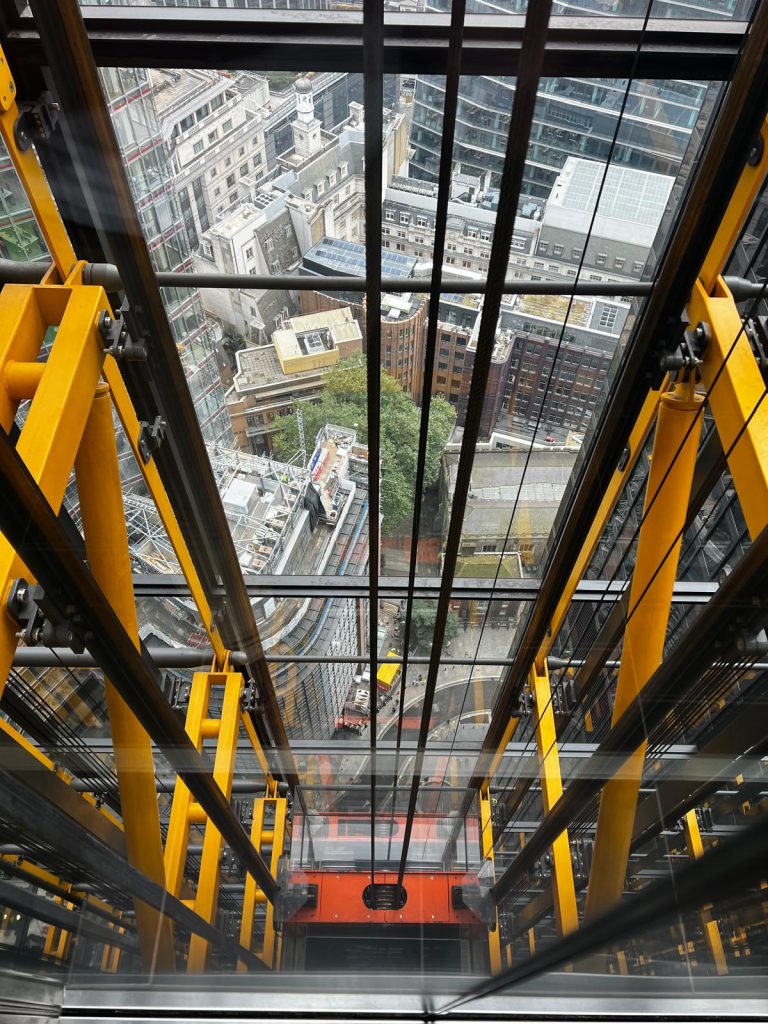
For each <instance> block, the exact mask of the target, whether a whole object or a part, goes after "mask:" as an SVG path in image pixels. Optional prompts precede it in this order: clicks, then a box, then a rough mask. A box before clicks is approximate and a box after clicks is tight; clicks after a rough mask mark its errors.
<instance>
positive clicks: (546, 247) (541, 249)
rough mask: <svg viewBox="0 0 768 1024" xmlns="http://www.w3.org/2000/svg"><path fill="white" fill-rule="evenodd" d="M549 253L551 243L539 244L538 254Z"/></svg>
mask: <svg viewBox="0 0 768 1024" xmlns="http://www.w3.org/2000/svg"><path fill="white" fill-rule="evenodd" d="M548 251H549V242H539V246H538V249H537V252H541V253H545V252H548Z"/></svg>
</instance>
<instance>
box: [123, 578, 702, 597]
mask: <svg viewBox="0 0 768 1024" xmlns="http://www.w3.org/2000/svg"><path fill="white" fill-rule="evenodd" d="M245 587H246V590H247V591H248V596H249V597H250V598H251V599H252V600H255V599H256V598H267V597H272V598H275V599H287V598H292V597H317V596H318V593H319V592H322V594H323V596H324V597H327V598H329V599H332V598H336V599H339V600H340V599H342V598H365V597H367V596H368V577H367V575H363V576H290V575H288V576H269V575H263V576H261V575H260V576H246V577H245ZM624 587H625V584H624V583H622V582H621V581H613V582H610V581H607V580H582V581H581V583H579V585H578V587H577V588H576V593H575V594H574V598H573V600H574V601H577V602H584V601H601V602H605V603H611V602H612V601H616V600H618V599H619V598H620V597H621V594H622V592H623V590H624ZM133 588H134V592H135V594H136V597H137V598H138V597H141V598H147V597H176V598H181V599H184V598H188V597H189V590H188V588H187V584H186V581H185V580H184V577H183V576H181V575H178V574H168V575H164V574H163V573H154V574H152V573H142V574H139V575H136V576H134V577H133ZM540 588H541V581H540V580H536V579H531V578H528V579H521V580H505V581H502V582H498V583H496V585H495V586H492V585H491V583H490V582H489V581H488V580H487V579H482V578H478V577H463V578H462V577H457V578H454V581H453V587H452V589H451V599H452V600H455V601H474V600H478V601H486V600H492V601H535V600H536V599H537V597H538V594H539V590H540ZM716 591H717V584H716V583H710V582H677V583H676V584H675V590H674V595H673V602H674V603H676V604H706V603H707V601H709V599H710V598H711V597H712V595H713V594H714V593H715V592H716ZM439 592H440V578H439V577H437V576H417V577H416V581H415V587H414V589H413V593H410V592H409V590H408V577H407V576H381V577H379V598H380V600H382V601H398V600H401V601H404V600H406V599H407V598H408V597H413V598H414V599H415V600H425V601H430V600H436V599H437V596H438V594H439ZM220 593H221V594H223V591H220ZM214 595H215V596H216V595H217V591H216V590H214Z"/></svg>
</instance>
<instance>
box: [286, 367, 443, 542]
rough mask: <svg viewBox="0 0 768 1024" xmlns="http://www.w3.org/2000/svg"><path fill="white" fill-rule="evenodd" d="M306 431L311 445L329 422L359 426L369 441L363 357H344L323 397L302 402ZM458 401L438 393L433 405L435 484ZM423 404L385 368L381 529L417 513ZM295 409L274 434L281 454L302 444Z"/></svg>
mask: <svg viewBox="0 0 768 1024" xmlns="http://www.w3.org/2000/svg"><path fill="white" fill-rule="evenodd" d="M301 411H302V415H303V417H304V434H305V437H306V441H307V448H308V449H309V450H310V451H311V449H312V446H313V444H314V441H315V438H316V437H317V434H318V432H319V430H320V428H321V427H323V426H325V424H326V423H337V424H338V425H339V426H341V427H351V428H354V429H355V430H356V431H357V437H358V440H359V441H360V442H361V443H363V444H367V443H368V386H367V381H366V370H365V366H364V365H363V364H362V363H361V362H360V361H359V360H343V361H342V362H340V363H339V364H338V365H337V366H335V367H333V368H332V369H331V370H330V371H329V372H328V375H327V377H326V385H325V389H324V391H323V392H322V395H321V398H320V401H319V402H317V403H315V404H310V403H308V402H304V403H302V405H301ZM455 416H456V414H455V412H454V410H453V407H452V406H451V405H450V404H449V403H448V402H446V400H445V399H444V398H440V397H438V396H433V398H432V400H431V402H430V406H429V430H428V434H427V456H426V464H425V477H424V482H425V485H426V486H427V487H430V486H431V485H432V484H434V483H435V481H436V480H437V477H438V474H439V472H440V456H441V454H442V451H443V449H444V448H445V445H446V442H447V441H448V438H449V436H450V433H451V429H452V427H453V421H454V419H455ZM419 418H420V412H419V409H418V408H417V407H416V406H415V405H414V403H413V402H412V401H411V399H410V397H409V396H408V395H407V394H406V393H405V392H404V391H403V389H402V388H401V387H400V385H399V384H398V383H397V381H396V380H394V378H392V377H390V376H389V374H388V373H387V372H386V371H385V370H384V369H383V368H382V370H381V476H382V481H381V514H382V530H383V531H384V532H386V533H388V534H392V533H395V532H396V531H397V530H398V528H399V527H401V526H402V525H403V524H404V523H405V522H406V521H407V520H408V519H409V517H410V516H411V515H412V514H413V503H414V493H415V483H416V458H417V454H418V445H419ZM299 447H300V445H299V431H298V426H297V423H296V414H295V413H293V414H292V415H291V416H285V417H284V418H283V419H282V420H281V421H280V429H279V430H278V432H277V433H276V435H275V440H274V449H275V455H276V457H277V458H278V459H290V458H291V457H292V456H293V455H295V454H296V452H297V451H298V450H299Z"/></svg>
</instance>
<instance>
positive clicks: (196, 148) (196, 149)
mask: <svg viewBox="0 0 768 1024" xmlns="http://www.w3.org/2000/svg"><path fill="white" fill-rule="evenodd" d="M203 148H204V146H203V142H202V140H200V141H198V142H196V143H195V144H194V145H193V146H192V152H193V153H195V154H198V153H202V152H203Z"/></svg>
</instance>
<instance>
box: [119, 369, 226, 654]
mask: <svg viewBox="0 0 768 1024" xmlns="http://www.w3.org/2000/svg"><path fill="white" fill-rule="evenodd" d="M104 377H105V379H106V380H107V382H108V384H109V386H110V389H111V392H112V401H113V402H114V405H115V410H116V412H117V415H118V417H119V419H120V422H121V423H122V425H123V430H124V431H125V436H126V437H127V438H128V443H129V444H130V446H131V450H132V451H133V455H134V458H135V459H136V464H137V465H138V467H139V470H140V471H141V475H142V476H143V477H144V482H145V484H146V485H147V490H148V491H149V493H150V495H151V496H152V500H153V501H154V503H155V507H156V508H157V512H158V515H159V516H160V520H161V522H162V524H163V527H164V528H165V532H166V533H167V535H168V540H169V541H170V542H171V547H172V548H173V551H174V554H175V555H176V560H177V561H178V563H179V568H180V569H181V572H182V574H183V576H184V579H185V580H186V581H187V585H188V586H189V591H190V594H191V595H192V600H193V601H194V602H195V605H196V607H197V610H198V613H199V615H200V618H201V620H202V623H203V628H204V629H205V632H206V633H207V634H208V638H209V640H210V642H211V647H212V648H213V651H214V654H215V655H216V660H217V666H216V667H217V668H218V669H221V670H223V669H224V661H225V658H226V648H225V647H224V642H223V641H222V639H221V634H220V633H219V627H218V626H217V625H216V623H215V622H214V621H213V612H212V610H211V606H210V604H209V603H208V599H207V598H206V596H205V592H204V590H203V586H202V584H201V582H200V577H199V576H198V573H197V569H196V568H195V563H194V562H193V560H192V556H191V555H190V553H189V548H188V547H187V545H186V542H185V540H184V537H183V535H182V532H181V530H180V528H179V524H178V522H177V521H176V516H175V515H174V514H173V509H172V507H171V503H170V501H169V499H168V494H167V493H166V490H165V487H164V486H163V483H162V480H161V479H160V474H159V473H158V470H157V466H156V464H155V461H154V459H150V460H149V462H145V461H144V459H143V458H142V456H141V453H140V451H139V433H140V431H141V424H140V423H139V420H138V417H137V416H136V412H135V410H134V408H133V403H132V402H131V398H130V395H129V394H128V389H127V388H126V386H125V383H124V381H123V378H122V375H121V373H120V369H119V367H118V365H117V363H116V362H115V361H114V359H113V358H112V357H111V356H108V357H107V358H106V360H105V361H104Z"/></svg>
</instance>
